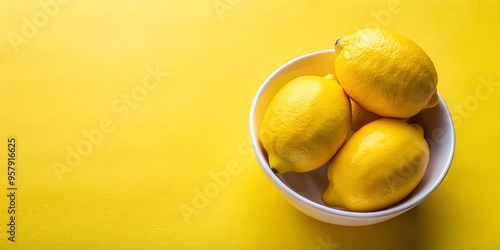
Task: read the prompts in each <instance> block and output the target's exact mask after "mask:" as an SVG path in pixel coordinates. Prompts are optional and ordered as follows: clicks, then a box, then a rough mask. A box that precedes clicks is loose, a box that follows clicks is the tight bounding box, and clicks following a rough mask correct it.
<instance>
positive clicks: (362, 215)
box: [249, 49, 456, 218]
mask: <svg viewBox="0 0 500 250" xmlns="http://www.w3.org/2000/svg"><path fill="white" fill-rule="evenodd" d="M328 53H335V50H334V49H327V50H320V51H315V52H311V53H307V54H304V55H301V56H298V57H296V58H294V59H292V60H290V61H288V62H287V63H285V64H283V65H282V66H280V67H279V68H278V69H276V70H275V71H274V72H273V73H272V74H271V75H269V76H268V77H267V78H266V80H265V81H264V82H263V83H262V84H261V86H260V87H259V89H258V91H257V93H256V95H255V97H254V99H253V101H252V106H251V108H250V117H249V128H250V139H251V143H252V147H253V150H254V153H255V155H256V157H257V160H258V161H259V165H260V167H261V169H262V170H263V171H264V173H265V174H266V175H267V176H268V177H269V178H271V180H272V182H273V183H274V184H275V185H277V186H278V188H280V189H281V191H283V192H285V193H286V194H288V195H290V196H291V198H293V199H296V200H299V201H300V202H302V203H305V204H307V205H309V206H311V207H313V208H315V209H317V210H320V211H322V212H325V213H328V214H334V215H337V216H342V217H351V218H378V217H385V216H389V215H392V214H397V213H401V212H404V211H406V210H409V209H411V208H413V207H415V206H416V205H418V204H419V203H421V202H422V201H423V200H425V199H426V198H427V197H428V196H429V195H430V194H431V193H432V192H434V190H435V189H436V188H437V187H438V186H439V185H440V184H441V182H442V181H443V179H444V178H445V177H446V174H447V173H448V171H449V169H450V167H451V164H452V161H453V157H454V154H455V143H456V138H455V137H456V135H455V126H454V124H453V119H452V116H451V113H450V110H449V108H448V105H447V104H446V102H445V101H444V99H443V98H442V96H441V94H440V93H439V91H438V96H439V102H438V105H441V106H442V107H443V108H444V111H445V113H446V117H447V121H446V122H447V123H449V125H450V126H451V138H450V140H451V143H450V146H451V150H450V152H451V153H450V154H449V155H448V156H447V159H446V167H445V168H444V169H443V170H442V171H441V172H440V173H439V177H438V178H437V179H436V181H435V182H434V183H433V184H432V186H431V187H430V188H428V189H426V190H425V192H423V193H422V194H419V198H418V199H415V200H411V202H406V203H403V204H401V205H398V206H394V207H390V208H388V209H384V210H380V211H374V212H353V211H346V210H340V209H336V208H333V207H328V206H325V205H322V204H319V203H316V202H314V201H311V200H309V199H307V198H306V197H303V196H302V195H300V194H299V193H297V192H296V191H294V190H293V189H292V188H290V187H289V186H288V185H287V184H285V183H284V182H283V181H282V180H281V179H280V178H279V177H278V176H277V175H276V174H275V173H274V172H273V171H272V170H271V168H270V167H269V165H268V163H267V161H266V159H265V157H264V155H263V154H262V152H261V148H260V147H259V146H258V145H259V140H258V136H257V135H256V132H255V129H254V127H255V119H254V117H255V115H256V110H257V105H258V103H259V101H260V100H261V98H262V95H263V94H264V92H265V91H266V89H267V88H268V87H269V86H270V85H271V83H272V82H273V81H272V80H273V79H275V78H276V77H277V76H278V75H279V73H280V72H281V71H282V70H284V69H285V68H287V67H289V66H291V65H293V64H294V63H296V62H297V61H300V60H303V59H305V58H308V57H312V56H316V55H320V54H328Z"/></svg>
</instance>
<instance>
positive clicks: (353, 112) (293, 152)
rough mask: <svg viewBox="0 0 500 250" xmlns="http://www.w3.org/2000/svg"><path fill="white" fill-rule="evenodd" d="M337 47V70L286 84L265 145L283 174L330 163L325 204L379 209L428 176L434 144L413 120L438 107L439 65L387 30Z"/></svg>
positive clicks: (266, 122) (268, 118) (268, 121)
mask: <svg viewBox="0 0 500 250" xmlns="http://www.w3.org/2000/svg"><path fill="white" fill-rule="evenodd" d="M335 51H336V58H335V60H334V61H333V62H332V64H334V69H335V71H334V72H332V73H333V74H329V75H327V76H301V77H298V78H296V79H294V80H292V81H290V82H288V83H287V84H286V85H285V86H284V87H283V88H281V89H280V91H279V92H278V93H277V94H276V96H275V97H274V98H273V100H272V101H271V103H270V104H269V106H268V108H267V110H266V112H265V114H264V118H263V121H262V124H261V130H260V139H261V143H262V145H263V147H264V148H265V150H266V152H267V155H268V160H269V165H270V166H271V168H272V169H273V170H274V171H275V172H277V173H279V174H282V173H286V172H307V171H312V170H314V169H317V168H319V167H321V166H322V165H324V164H326V163H328V164H329V165H328V180H329V186H328V188H327V189H326V190H325V192H324V193H323V196H322V199H323V201H324V202H325V204H327V205H330V206H335V207H342V208H345V209H348V210H351V211H359V212H365V211H377V210H380V209H383V208H386V207H388V206H391V205H393V204H395V203H397V202H399V201H401V200H402V199H403V198H405V197H406V196H407V195H408V194H409V193H410V192H411V191H412V190H413V189H414V188H415V187H416V186H417V184H418V183H419V182H420V181H421V179H422V178H423V176H424V173H425V171H426V168H427V165H428V162H429V146H428V144H427V142H426V140H425V139H424V132H423V129H422V128H421V127H420V126H419V125H418V124H409V123H408V122H407V120H408V118H411V117H412V116H414V115H416V114H417V113H419V112H420V111H421V110H423V109H427V108H431V107H434V106H436V105H437V102H438V94H437V88H436V87H437V73H436V69H435V67H434V64H433V63H432V61H431V60H430V58H429V57H428V56H427V54H426V53H425V52H424V51H423V50H422V49H421V48H420V47H419V46H418V45H417V44H415V43H414V42H413V41H411V40H410V39H408V38H406V37H404V36H402V35H400V34H397V33H394V32H392V31H388V30H385V29H379V28H374V29H363V30H360V31H358V32H356V33H354V34H351V35H348V36H345V37H343V38H340V39H338V40H337V42H336V43H335ZM351 132H353V133H351ZM349 135H350V136H349Z"/></svg>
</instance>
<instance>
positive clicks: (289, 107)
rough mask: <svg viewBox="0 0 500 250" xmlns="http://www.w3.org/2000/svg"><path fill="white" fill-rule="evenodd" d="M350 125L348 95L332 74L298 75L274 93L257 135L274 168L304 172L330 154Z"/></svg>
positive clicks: (333, 151) (331, 154) (327, 157)
mask: <svg viewBox="0 0 500 250" xmlns="http://www.w3.org/2000/svg"><path fill="white" fill-rule="evenodd" d="M350 127H351V107H350V104H349V99H348V97H347V95H346V94H345V93H344V90H343V89H342V88H341V87H340V85H339V84H338V83H337V81H336V80H335V78H334V76H333V75H328V76H326V77H320V76H301V77H298V78H296V79H294V80H292V81H290V82H289V83H287V84H286V85H285V86H284V87H283V88H281V89H280V91H279V92H278V93H277V94H276V96H274V98H273V100H272V101H271V103H270V104H269V106H268V108H267V109H266V112H265V114H264V118H263V120H262V124H261V127H260V139H261V143H262V145H263V147H264V148H265V150H266V152H267V154H268V158H269V165H270V166H271V168H273V169H274V170H275V171H276V172H278V173H280V174H281V173H286V172H307V171H311V170H314V169H316V168H319V167H321V166H322V165H323V164H325V163H326V162H328V160H329V159H331V158H332V156H333V155H334V154H335V153H336V152H337V151H338V149H339V148H340V146H341V145H342V143H343V142H344V141H345V139H346V137H347V134H348V133H349V130H350Z"/></svg>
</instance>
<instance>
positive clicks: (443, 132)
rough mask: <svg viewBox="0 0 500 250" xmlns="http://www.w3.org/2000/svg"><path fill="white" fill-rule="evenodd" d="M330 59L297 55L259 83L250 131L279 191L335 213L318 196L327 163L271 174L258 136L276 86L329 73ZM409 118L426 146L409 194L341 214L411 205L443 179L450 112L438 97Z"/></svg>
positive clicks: (450, 143)
mask: <svg viewBox="0 0 500 250" xmlns="http://www.w3.org/2000/svg"><path fill="white" fill-rule="evenodd" d="M333 60H334V51H333V50H324V51H318V52H314V53H311V54H307V55H304V56H301V57H298V58H296V59H294V60H292V61H290V62H288V63H287V64H285V65H283V66H282V67H281V68H279V69H278V70H276V71H275V72H274V73H273V74H272V75H271V76H269V77H268V79H267V80H266V81H265V82H264V84H263V85H262V86H261V89H260V90H259V92H258V94H257V97H256V98H255V100H254V104H253V106H252V114H251V124H250V126H251V135H252V137H253V138H252V143H254V148H256V149H257V150H256V151H257V152H256V154H257V157H258V158H259V162H260V164H261V166H262V168H263V170H264V172H265V173H266V174H267V175H268V176H269V177H270V178H271V179H272V180H273V181H274V182H282V184H284V185H278V186H279V187H282V189H283V191H285V192H287V193H289V194H290V195H292V196H295V195H299V196H302V197H304V198H306V199H307V200H309V201H312V202H314V203H316V205H319V206H321V209H322V210H326V211H329V212H332V213H338V211H342V209H340V208H332V207H329V206H327V205H325V204H324V203H323V201H322V200H321V195H322V194H323V192H324V191H325V189H326V187H327V185H328V179H327V175H326V171H327V164H325V165H324V166H322V167H321V168H319V169H316V170H314V171H311V172H307V173H286V174H283V175H277V174H274V173H273V172H272V171H271V170H270V167H269V165H268V162H267V160H266V159H267V158H266V153H265V150H264V148H263V147H262V145H261V144H260V140H259V138H258V137H259V128H260V124H261V122H262V118H263V116H264V113H265V110H266V108H267V106H268V105H269V103H270V102H271V100H272V98H273V97H274V95H275V94H276V93H277V92H278V91H279V89H280V88H281V87H283V86H284V85H285V84H286V83H287V82H288V81H290V80H292V79H294V78H296V77H298V76H302V75H318V76H325V75H327V74H329V73H333V63H332V62H333ZM409 122H411V123H413V122H416V123H418V124H420V125H421V126H422V128H423V129H424V131H425V138H426V140H427V142H428V144H429V146H430V159H429V165H428V167H427V171H426V173H425V175H424V178H423V179H422V181H421V182H420V183H419V185H418V186H417V187H416V188H415V189H414V190H413V192H412V193H411V194H410V195H409V196H407V197H406V198H405V199H404V200H403V201H401V202H399V203H397V204H395V205H393V206H392V207H390V208H387V209H385V210H381V211H378V212H369V213H357V212H348V211H342V212H341V213H342V214H343V215H350V216H356V214H365V215H370V216H377V213H384V214H387V213H393V212H398V211H402V210H404V209H408V208H411V207H413V206H415V205H417V204H418V203H419V202H421V201H422V200H423V199H424V198H425V197H427V196H428V195H429V194H430V193H431V192H432V191H434V189H435V188H436V187H437V186H438V185H439V183H440V182H441V181H442V180H443V178H444V177H445V175H446V173H447V171H448V169H449V167H450V165H451V161H452V159H453V153H454V146H455V134H454V128H453V123H452V120H451V115H450V113H449V110H448V108H447V106H446V104H445V102H444V100H443V99H442V97H441V96H440V97H439V103H438V105H437V106H436V107H434V108H431V109H427V110H424V111H422V112H420V113H419V114H417V115H416V116H415V117H413V118H411V119H410V120H409ZM379 215H380V214H379Z"/></svg>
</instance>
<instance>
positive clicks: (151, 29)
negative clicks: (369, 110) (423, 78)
mask: <svg viewBox="0 0 500 250" xmlns="http://www.w3.org/2000/svg"><path fill="white" fill-rule="evenodd" d="M499 11H500V4H499V3H498V2H496V1H491V0H459V1H418V2H415V1H402V0H401V1H397V0H387V1H354V2H353V1H314V2H313V1H302V2H300V3H299V1H282V0H280V1H247V0H238V1H236V0H203V1H202V0H200V1H195V0H189V1H180V0H178V1H168V0H167V1H129V0H125V1H76V0H37V1H31V0H30V1H14V0H2V1H0V165H1V166H2V170H1V171H0V249H183V248H185V249H202V248H203V249H415V248H419V249H496V248H499V247H500V240H499V238H498V234H499V229H498V226H499V225H500V220H499V219H498V216H496V215H495V214H496V213H497V212H498V211H499V210H500V202H499V201H498V197H499V196H500V193H499V190H500V189H499V188H498V176H499V174H500V170H499V168H498V160H499V154H498V147H497V146H496V144H497V141H499V140H500V133H499V132H498V125H497V124H498V122H500V120H499V118H498V110H497V109H498V107H499V105H500V73H499V69H500V63H499V60H498V58H500V50H498V44H499V43H500V35H499V32H498V31H499V30H500V22H498V13H499ZM367 26H381V27H386V28H389V29H392V30H394V31H397V32H399V33H402V34H404V35H406V36H408V37H410V38H412V39H413V40H414V41H415V42H417V43H418V44H419V45H420V46H421V47H422V48H423V49H424V50H425V51H426V52H427V53H428V54H429V56H430V57H431V58H432V59H433V61H434V63H435V65H436V68H437V70H438V73H439V87H438V88H439V91H440V92H441V94H442V95H443V97H444V98H445V100H446V101H447V103H448V105H449V106H450V109H451V110H452V113H453V116H454V120H455V122H456V132H457V148H456V155H455V160H454V162H453V166H452V168H451V170H450V172H449V174H448V176H447V177H446V179H445V181H444V182H443V183H442V185H441V186H440V187H439V188H438V189H437V191H436V192H435V193H434V194H433V195H432V196H431V197H430V198H429V199H428V200H426V201H425V202H424V203H422V204H421V205H419V206H418V207H417V208H416V209H414V210H411V211H410V212H408V213H406V214H404V215H402V216H399V217H397V218H395V219H393V220H390V221H388V222H385V223H381V224H378V225H374V226H368V227H361V228H349V227H341V226H335V225H328V224H325V223H322V222H319V221H316V220H314V219H312V218H309V217H307V216H306V215H304V214H302V213H301V212H299V211H298V210H296V209H295V208H293V207H292V206H291V205H289V204H288V203H287V202H286V201H285V200H284V199H283V198H282V197H281V195H280V194H279V193H278V191H277V190H275V188H274V186H273V185H272V184H271V183H270V182H269V181H268V180H267V179H266V178H265V176H264V175H263V174H262V173H261V170H260V169H259V166H258V163H257V161H256V160H255V159H254V157H253V152H252V149H251V145H250V142H249V138H248V125H247V121H248V113H249V108H250V104H251V101H252V98H253V96H254V94H255V93H256V91H257V89H258V87H259V86H260V84H261V83H262V82H263V81H264V79H265V78H266V77H267V76H268V75H269V74H270V73H272V71H274V70H275V69H276V68H277V67H279V66H280V65H282V64H283V63H285V62H286V61H288V60H290V59H292V58H294V57H297V56H299V55H301V54H305V53H308V52H312V51H317V50H322V49H329V48H332V47H333V44H334V42H335V40H336V39H337V38H339V37H341V36H343V35H346V34H349V33H352V32H354V31H355V30H356V29H359V28H362V27H367ZM9 138H15V140H16V143H17V144H16V175H15V178H16V179H15V187H16V188H17V190H15V206H16V208H15V220H14V221H15V242H12V241H10V240H8V238H9V237H11V236H10V234H9V233H8V232H7V231H8V230H9V228H10V226H8V225H7V224H9V223H10V221H11V220H10V216H13V215H12V214H9V213H8V210H9V209H8V207H9V206H10V201H11V196H8V195H9V194H10V192H12V191H9V190H7V188H8V187H12V186H9V183H8V179H7V178H8V172H7V164H8V159H7V158H8V139H9Z"/></svg>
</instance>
